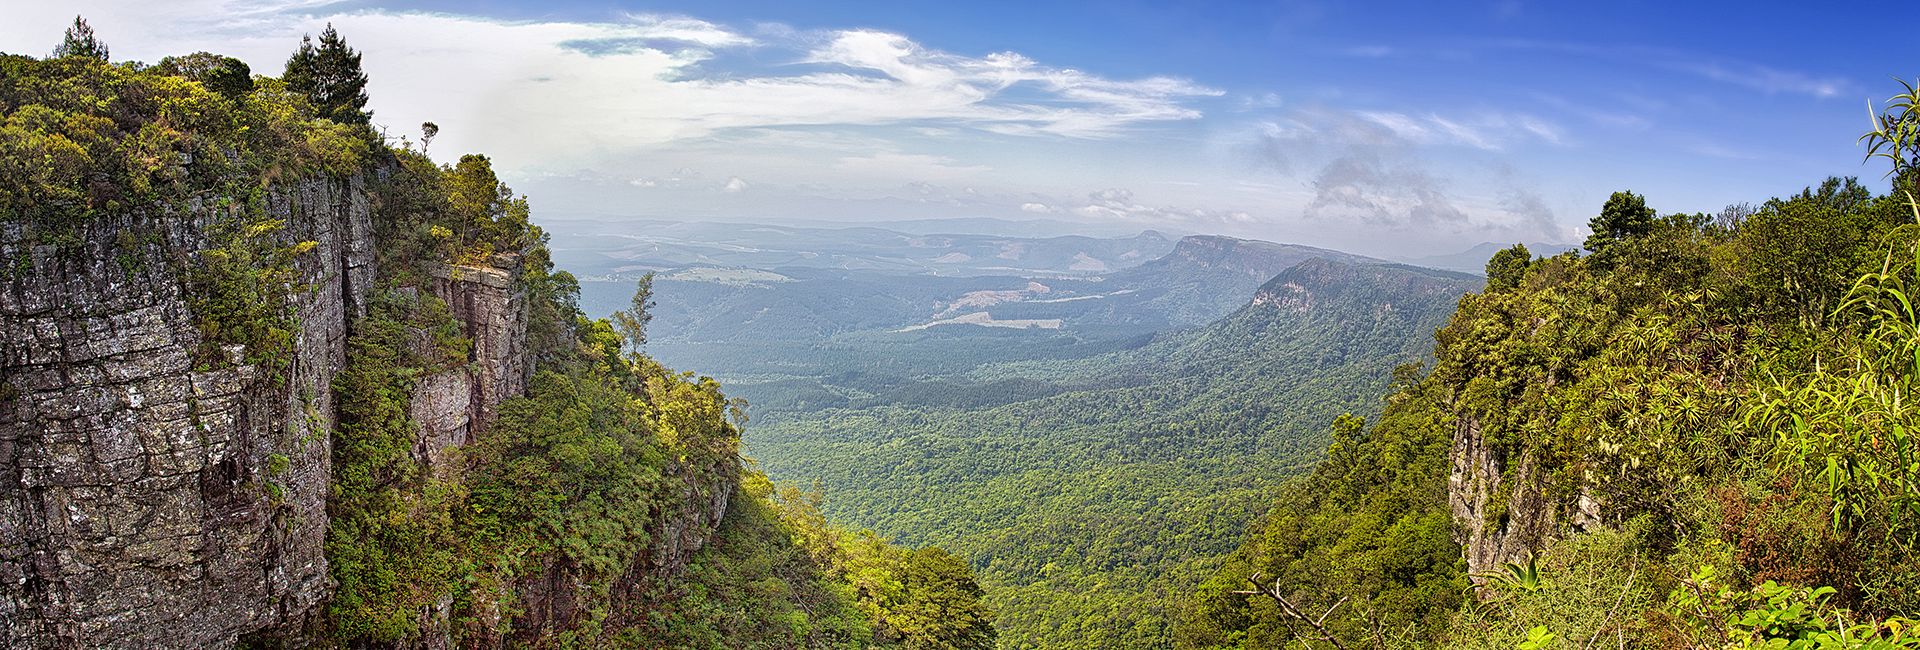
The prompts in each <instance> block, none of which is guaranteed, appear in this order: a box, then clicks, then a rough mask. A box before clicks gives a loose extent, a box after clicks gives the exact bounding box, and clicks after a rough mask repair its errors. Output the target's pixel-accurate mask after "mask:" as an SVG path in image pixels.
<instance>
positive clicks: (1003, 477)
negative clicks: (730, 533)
mask: <svg viewBox="0 0 1920 650" xmlns="http://www.w3.org/2000/svg"><path fill="white" fill-rule="evenodd" d="M1235 272H1243V271H1235ZM1474 286H1476V283H1475V282H1472V281H1469V280H1467V279H1464V278H1461V277H1458V276H1454V275H1449V274H1445V273H1441V272H1432V271H1426V270H1421V269H1412V268H1407V267H1395V266H1384V265H1372V264H1355V263H1351V262H1345V261H1333V260H1327V259H1321V258H1314V259H1309V260H1306V261H1303V262H1300V263H1298V264H1296V265H1295V266H1294V267H1293V268H1290V269H1287V270H1286V271H1284V272H1283V273H1280V274H1279V275H1277V276H1274V277H1271V278H1270V279H1269V281H1268V282H1267V283H1266V284H1265V286H1264V287H1263V288H1261V289H1259V290H1258V291H1249V293H1250V294H1251V295H1252V297H1251V299H1247V298H1243V299H1242V302H1243V304H1242V306H1241V307H1240V308H1239V309H1237V310H1235V311H1234V313H1232V314H1230V315H1228V316H1227V317H1225V318H1222V319H1220V320H1218V321H1216V322H1214V323H1212V324H1209V325H1207V326H1205V327H1202V328H1199V329H1196V330H1192V331H1188V332H1183V333H1179V334H1175V335H1170V336H1167V337H1165V338H1163V339H1161V340H1158V341H1155V342H1154V343H1152V344H1150V345H1147V346H1145V347H1142V348H1140V349H1137V350H1129V351H1123V352H1113V353H1109V354H1105V355H1099V356H1094V357H1091V358H1087V359H1083V360H1079V361H1074V362H1067V363H1066V365H1065V366H1064V367H1065V368H1066V369H1067V371H1064V372H1062V371H1061V367H1060V366H1059V365H1057V364H1056V363H1053V362H1049V363H1038V362H1028V363H1019V364H1006V365H1002V366H996V367H994V368H993V370H992V372H991V373H990V374H982V375H979V376H974V377H966V378H954V379H949V380H937V381H934V382H931V383H928V384H926V385H924V388H923V389H915V388H913V387H911V386H910V387H907V388H902V389H899V390H896V391H894V392H890V393H887V394H885V395H883V396H881V397H878V398H876V399H875V400H874V401H873V402H872V404H871V405H868V406H860V407H854V408H834V409H825V410H820V411H810V412H798V411H782V412H777V413H775V414H771V415H766V416H764V417H763V418H762V420H761V421H760V422H759V423H758V424H756V426H755V427H754V428H753V429H751V430H750V431H749V434H748V436H747V438H746V443H747V446H748V448H749V449H750V450H751V452H752V453H753V454H754V455H755V457H756V458H758V459H759V460H760V462H761V466H762V467H763V468H764V469H765V470H766V471H767V472H768V473H769V474H772V475H775V476H781V477H786V478H791V479H793V480H796V481H799V482H801V483H802V484H809V483H812V482H814V481H818V484H819V485H821V486H822V487H823V489H824V491H825V495H826V497H827V500H826V501H827V506H826V508H825V510H826V512H827V513H828V514H829V515H830V516H833V517H836V518H839V519H843V520H846V521H850V522H856V523H857V524H859V525H862V526H871V527H873V528H874V529H876V530H879V531H881V532H883V533H887V534H890V535H893V536H895V537H896V538H897V539H900V540H902V541H904V542H909V543H927V542H931V541H933V540H939V542H940V543H941V544H942V545H943V546H945V547H947V548H949V549H951V550H953V551H954V552H955V553H956V554H959V555H960V556H962V557H965V558H967V559H969V560H970V561H972V562H973V563H974V564H975V566H977V567H982V578H983V580H984V582H985V584H986V585H987V587H988V599H989V601H990V602H992V603H994V604H995V605H996V606H997V607H999V609H1000V612H1001V619H1000V626H1001V631H1002V634H1003V639H1004V643H1005V644H1006V645H1007V646H1008V647H1047V648H1070V647H1088V648H1094V647H1153V646H1157V645H1166V644H1167V643H1170V641H1171V636H1170V634H1171V627H1170V626H1171V624H1172V622H1173V620H1174V615H1173V611H1172V609H1170V608H1171V607H1172V606H1173V604H1174V603H1177V602H1178V596H1177V594H1179V593H1181V592H1182V591H1183V590H1185V589H1188V588H1190V587H1191V585H1192V584H1193V583H1194V582H1195V581H1197V580H1198V578H1199V577H1200V576H1201V575H1203V574H1204V573H1205V572H1206V571H1208V570H1210V567H1212V566H1213V564H1214V562H1215V560H1214V558H1215V556H1217V555H1219V554H1221V553H1224V552H1226V551H1227V550H1230V549H1231V547H1232V544H1233V540H1235V539H1236V538H1237V534H1238V533H1237V531H1239V530H1241V529H1242V528H1243V527H1244V526H1245V525H1246V524H1247V523H1249V522H1250V521H1252V520H1253V518H1254V517H1256V516H1257V515H1258V514H1259V509H1258V508H1259V504H1261V503H1264V502H1265V501H1266V500H1268V499H1271V498H1272V497H1273V496H1275V495H1276V494H1277V493H1276V492H1275V489H1276V488H1277V487H1278V486H1279V485H1280V484H1281V483H1282V482H1283V481H1284V479H1285V478H1286V477H1287V476H1290V475H1293V474H1295V473H1297V472H1298V471H1300V470H1301V469H1303V468H1304V467H1307V466H1309V465H1310V464H1311V463H1312V462H1313V461H1314V460H1315V459H1316V458H1317V457H1318V454H1319V451H1320V449H1321V448H1322V447H1323V446H1324V444H1325V434H1324V431H1325V426H1326V425H1325V423H1326V422H1329V421H1331V420H1332V419H1333V418H1334V417H1335V416H1337V415H1339V414H1341V413H1343V412H1345V411H1346V410H1348V409H1350V408H1352V406H1351V405H1353V404H1365V403H1367V402H1369V401H1370V397H1371V396H1373V395H1377V394H1378V392H1379V391H1380V390H1382V389H1383V388H1384V387H1385V386H1386V382H1387V381H1388V379H1389V377H1390V375H1391V374H1392V372H1393V368H1394V367H1395V366H1396V365H1399V364H1403V363H1409V362H1413V361H1417V360H1419V359H1420V358H1421V356H1422V353H1423V351H1424V349H1425V348H1426V344H1425V343H1424V341H1426V337H1425V335H1424V332H1427V331H1430V330H1431V328H1433V327H1435V326H1437V325H1438V324H1439V323H1441V322H1442V321H1443V320H1444V319H1445V317H1446V315H1447V314H1448V313H1449V312H1450V311H1451V310H1452V307H1453V304H1454V301H1455V300H1456V299H1457V298H1458V296H1460V295H1461V294H1463V293H1465V292H1466V291H1468V290H1469V289H1471V288H1472V287H1474ZM1243 295H1246V294H1243Z"/></svg>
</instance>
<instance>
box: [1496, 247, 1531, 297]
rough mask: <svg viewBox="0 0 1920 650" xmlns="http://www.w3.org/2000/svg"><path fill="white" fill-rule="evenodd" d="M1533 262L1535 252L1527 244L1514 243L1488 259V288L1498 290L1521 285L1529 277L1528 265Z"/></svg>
mask: <svg viewBox="0 0 1920 650" xmlns="http://www.w3.org/2000/svg"><path fill="white" fill-rule="evenodd" d="M1532 263H1533V253H1530V252H1528V251H1527V246H1526V245H1525V244H1514V245H1513V247H1512V248H1507V249H1503V250H1501V251H1500V252H1498V253H1494V254H1493V258H1492V259H1489V260H1487V290H1488V291H1498V290H1500V289H1511V288H1514V287H1517V286H1520V281H1521V280H1522V279H1525V278H1526V277H1527V265H1529V264H1532Z"/></svg>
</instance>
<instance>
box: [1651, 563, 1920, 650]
mask: <svg viewBox="0 0 1920 650" xmlns="http://www.w3.org/2000/svg"><path fill="white" fill-rule="evenodd" d="M1834 593H1835V592H1834V590H1833V589H1832V588H1831V587H1817V588H1807V587H1791V586H1786V585H1781V584H1778V583H1775V582H1774V581H1772V580H1768V581H1766V582H1763V583H1760V584H1758V585H1755V586H1754V587H1753V588H1752V589H1749V590H1736V589H1734V588H1732V587H1731V586H1728V585H1725V584H1721V582H1720V580H1719V576H1718V573H1717V572H1716V571H1715V570H1714V568H1713V566H1712V565H1705V566H1702V567H1700V569H1699V570H1698V571H1695V572H1694V573H1693V575H1692V577H1690V578H1688V579H1686V580H1684V581H1682V582H1681V584H1680V586H1678V587H1675V588H1674V590H1673V593H1672V594H1671V595H1669V596H1668V597H1667V604H1666V606H1665V609H1664V611H1665V613H1666V614H1668V615H1669V616H1671V617H1672V619H1673V620H1674V622H1675V625H1676V627H1677V628H1678V629H1679V631H1680V633H1681V634H1682V635H1683V636H1682V638H1684V639H1686V640H1687V641H1688V642H1689V643H1690V644H1691V645H1693V646H1695V647H1713V646H1715V645H1718V646H1719V647H1725V648H1783V649H1784V648H1793V649H1799V648H1807V649H1812V648H1823V649H1824V648H1876V649H1888V650H1891V649H1893V648H1920V634H1916V633H1915V632H1916V630H1915V629H1914V626H1915V625H1916V623H1920V621H1913V620H1910V619H1905V618H1899V617H1894V618H1887V619H1884V620H1872V619H1863V618H1861V617H1857V616H1855V615H1854V614H1853V613H1852V612H1850V611H1848V610H1846V609H1844V608H1839V607H1835V606H1834V605H1833V603H1832V599H1833V595H1834Z"/></svg>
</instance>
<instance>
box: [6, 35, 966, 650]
mask: <svg viewBox="0 0 1920 650" xmlns="http://www.w3.org/2000/svg"><path fill="white" fill-rule="evenodd" d="M91 34H92V32H91V30H90V29H89V28H87V26H86V24H85V23H84V22H83V21H80V20H76V21H75V24H74V27H73V29H71V30H70V31H69V32H68V38H67V41H68V42H67V43H66V44H64V45H63V46H62V50H63V51H68V52H70V54H68V55H65V56H59V57H54V58H49V59H44V60H43V59H34V58H30V57H24V56H17V55H0V118H3V119H0V161H5V162H4V164H0V260H5V264H4V265H0V530H4V531H6V533H5V534H4V535H0V578H4V579H0V646H4V647H8V648H33V649H40V648H48V649H53V648H82V647H86V648H91V647H103V648H147V647H235V646H246V647H367V648H402V647H456V646H457V647H483V648H484V647H549V646H556V645H579V646H600V647H605V646H620V645H626V646H633V645H654V644H671V645H674V646H679V647H714V646H715V645H719V644H723V643H724V644H729V645H736V646H739V647H801V646H824V645H835V646H849V645H851V646H859V647H901V646H914V647H925V646H928V645H937V646H940V647H965V648H985V647H990V646H991V645H992V644H993V639H994V631H993V627H992V613H991V612H990V611H988V610H986V609H985V608H984V607H983V606H982V605H981V604H980V600H979V587H978V586H977V585H976V583H975V582H974V579H973V577H972V575H971V572H970V570H969V569H968V567H967V566H966V565H965V564H964V563H962V562H960V561H958V560H956V559H955V558H954V557H953V556H951V555H949V554H947V553H945V552H944V551H941V550H939V549H936V548H921V549H908V548H902V547H898V546H894V545H892V544H889V543H887V542H886V540H884V539H882V538H879V537H877V536H874V535H872V534H871V533H861V532H854V531H847V530H843V529H839V528H835V527H833V526H830V525H828V524H826V523H825V521H824V520H823V519H822V518H821V517H820V515H819V513H818V510H817V506H818V502H817V501H815V500H809V499H807V498H805V497H804V495H800V494H798V493H797V492H795V491H793V490H784V491H783V490H779V489H776V488H775V487H774V486H772V485H771V484H769V483H768V482H767V481H766V479H765V478H764V477H762V476H760V475H758V474H756V473H754V472H752V471H750V470H748V469H746V468H743V467H742V459H741V458H740V456H739V454H738V452H737V449H738V446H739V432H740V429H739V426H740V424H741V422H742V419H741V414H740V413H739V412H738V407H739V405H738V403H737V402H735V401H732V400H730V399H729V398H728V397H727V396H726V395H724V394H723V393H722V392H721V391H720V387H719V385H718V384H717V383H715V382H714V381H712V380H711V379H707V378H703V377H701V378H697V377H695V376H693V375H692V374H691V373H681V372H676V371H674V370H670V369H668V368H666V367H665V366H662V365H661V364H660V363H658V362H657V361H655V360H654V359H652V358H650V357H648V356H645V355H643V354H640V353H639V352H638V344H639V342H640V341H642V340H644V323H645V322H646V320H647V319H646V314H645V306H644V305H641V306H637V307H634V308H632V309H630V310H628V311H626V312H623V313H622V314H621V318H619V319H617V320H618V323H619V324H618V325H616V324H615V323H614V322H611V321H609V320H606V319H598V320H593V319H587V318H585V317H584V315H583V314H581V312H580V310H579V309H578V307H577V305H576V303H575V301H576V296H577V293H578V287H577V284H576V283H575V280H574V279H573V277H572V276H571V275H570V274H568V273H566V272H565V271H561V270H558V269H556V268H554V266H553V264H552V263H551V261H550V260H549V249H548V248H547V245H546V235H545V233H544V232H543V231H542V230H541V229H540V227H538V226H537V225H535V224H534V223H533V222H532V221H531V217H532V214H533V213H532V209H531V206H530V202H529V200H528V199H527V198H526V197H524V196H520V195H517V194H515V193H514V192H513V191H512V190H511V189H509V188H507V187H506V186H505V185H504V184H502V183H501V182H500V179H499V177H498V176H497V175H496V174H495V173H494V171H493V167H492V163H491V161H490V160H489V159H488V158H486V157H485V156H481V155H476V154H468V155H464V156H460V157H458V158H457V162H452V163H436V162H435V161H434V160H433V159H431V158H429V157H428V156H427V155H426V154H425V153H424V151H421V150H417V149H415V148H413V146H412V145H410V144H409V143H407V142H405V141H400V142H397V143H396V142H390V141H387V140H385V139H383V138H382V137H381V136H380V134H379V133H378V132H376V131H375V130H374V129H373V128H371V127H370V126H369V116H368V115H367V114H366V113H365V112H364V111H362V110H361V109H362V107H363V106H364V104H365V101H366V98H365V95H364V94H360V93H359V89H360V88H362V87H363V86H364V84H365V83H366V81H365V77H364V75H362V74H361V72H360V70H359V61H360V55H359V54H357V53H355V52H354V51H353V50H352V49H351V48H349V47H347V45H346V43H345V41H344V40H343V39H342V38H341V37H340V36H339V35H338V34H337V33H336V32H335V31H334V30H333V29H332V28H331V27H329V28H328V29H327V30H326V31H325V32H323V33H322V35H321V38H320V40H319V45H318V46H315V45H314V44H313V43H312V42H311V41H304V42H302V43H301V44H300V48H299V49H298V50H295V54H294V56H292V57H290V59H289V62H288V64H287V71H286V73H285V74H284V75H283V76H282V77H279V78H276V77H269V76H254V75H250V74H249V70H248V69H247V67H246V65H245V64H244V63H242V62H240V61H238V60H235V59H231V58H227V57H222V56H219V55H214V54H208V53H196V54H191V55H186V56H183V57H171V58H168V59H163V60H162V61H161V62H159V63H158V64H157V65H152V66H148V65H143V64H136V63H131V62H129V63H119V64H110V63H109V62H108V61H107V56H106V49H105V48H104V47H103V46H99V45H98V43H97V42H95V41H94V40H93V37H92V35H91ZM320 88H324V89H325V91H324V92H322V91H321V90H318V89H320ZM716 603H719V604H723V605H716ZM722 640H724V641H722Z"/></svg>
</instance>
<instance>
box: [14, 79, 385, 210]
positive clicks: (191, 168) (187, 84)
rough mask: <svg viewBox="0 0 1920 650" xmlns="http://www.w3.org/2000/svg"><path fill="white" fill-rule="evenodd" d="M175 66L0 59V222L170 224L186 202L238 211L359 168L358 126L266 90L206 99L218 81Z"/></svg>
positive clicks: (362, 132) (362, 148)
mask: <svg viewBox="0 0 1920 650" xmlns="http://www.w3.org/2000/svg"><path fill="white" fill-rule="evenodd" d="M183 59H187V60H188V61H184V62H183V61H176V62H175V63H176V65H172V66H166V65H163V66H155V67H151V68H139V67H137V66H132V65H117V66H116V65H108V64H107V63H105V62H104V61H101V60H98V59H95V58H92V57H84V56H77V57H64V58H57V59H47V60H35V59H31V58H27V57H22V56H12V55H4V56H0V219H4V220H22V221H27V222H31V223H35V224H40V225H45V226H50V227H51V226H62V225H65V224H71V223H76V222H78V221H80V220H83V219H90V218H93V217H94V216H97V215H99V214H104V213H116V214H117V213H126V212H128V211H133V210H155V211H160V212H163V213H168V214H179V213H183V212H185V211H186V210H188V209H190V208H192V207H193V203H192V202H191V200H190V199H191V198H192V197H203V198H205V197H211V199H210V201H211V202H214V203H219V202H223V201H224V202H231V203H232V204H238V205H243V206H245V205H250V204H252V203H253V202H254V201H256V200H258V198H259V196H260V195H261V194H263V193H265V192H269V191H272V190H273V186H274V183H275V182H276V181H279V180H282V179H285V178H288V177H293V178H299V177H304V176H308V175H312V174H333V175H346V174H352V173H355V172H357V171H359V170H360V169H361V166H362V164H363V163H364V162H365V161H366V160H368V159H369V158H370V151H371V145H370V144H369V143H368V139H369V138H370V137H371V135H370V132H368V131H367V130H366V129H365V127H360V128H358V129H355V128H349V127H346V126H342V125H338V124H333V123H330V122H322V121H315V120H313V119H311V117H312V116H311V115H310V114H308V113H306V112H305V110H306V109H305V107H304V106H303V105H302V102H300V101H299V100H297V99H295V98H294V97H293V96H291V95H289V94H288V93H287V92H286V91H285V87H284V86H283V85H282V84H280V83H279V82H278V81H274V80H262V82H261V83H260V84H258V85H257V86H256V87H254V88H253V89H252V90H251V91H246V92H241V93H238V94H231V91H234V90H237V88H235V87H218V89H219V90H221V92H214V91H213V90H210V89H209V86H208V85H206V84H207V83H208V82H210V81H211V82H214V83H215V85H216V86H218V83H219V82H218V80H219V79H222V78H225V77H222V76H220V75H219V74H212V73H207V74H208V75H211V76H207V75H203V74H202V72H203V71H202V70H201V67H200V63H205V61H200V60H197V59H195V58H194V57H183ZM195 61H198V62H195ZM222 69H223V70H227V68H222ZM230 72H231V71H230V70H229V71H228V72H226V73H221V74H230ZM180 75H186V76H180Z"/></svg>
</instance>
